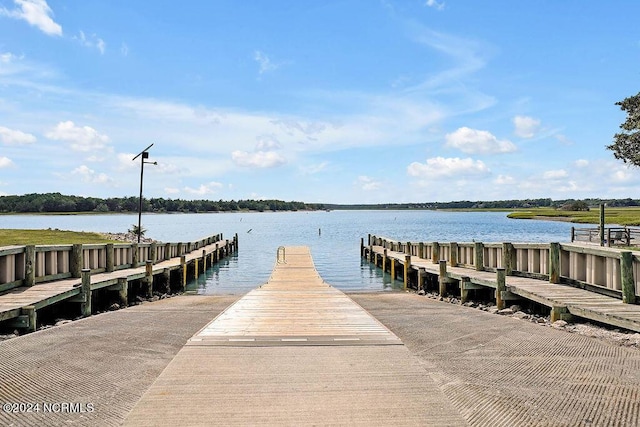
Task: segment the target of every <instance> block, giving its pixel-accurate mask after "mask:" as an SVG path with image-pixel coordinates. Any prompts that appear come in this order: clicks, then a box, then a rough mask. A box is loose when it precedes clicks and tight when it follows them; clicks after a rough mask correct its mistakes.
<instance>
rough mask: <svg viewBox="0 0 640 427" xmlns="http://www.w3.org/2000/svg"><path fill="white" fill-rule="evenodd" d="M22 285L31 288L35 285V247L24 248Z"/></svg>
mask: <svg viewBox="0 0 640 427" xmlns="http://www.w3.org/2000/svg"><path fill="white" fill-rule="evenodd" d="M24 255H25V264H24V285H25V286H33V285H35V284H36V247H35V246H34V245H27V246H25V248H24Z"/></svg>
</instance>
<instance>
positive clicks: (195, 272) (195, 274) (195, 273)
mask: <svg viewBox="0 0 640 427" xmlns="http://www.w3.org/2000/svg"><path fill="white" fill-rule="evenodd" d="M198 264H200V263H199V262H198V258H195V259H194V260H193V280H198Z"/></svg>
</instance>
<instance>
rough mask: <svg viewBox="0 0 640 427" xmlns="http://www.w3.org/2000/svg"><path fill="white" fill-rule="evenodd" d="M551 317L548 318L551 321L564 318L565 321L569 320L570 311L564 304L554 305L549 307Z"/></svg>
mask: <svg viewBox="0 0 640 427" xmlns="http://www.w3.org/2000/svg"><path fill="white" fill-rule="evenodd" d="M550 317H551V318H550V319H549V320H550V321H551V323H553V322H556V321H558V320H565V321H567V322H569V321H571V318H572V317H573V316H571V313H569V310H568V309H567V307H566V306H564V305H554V306H553V307H551V316H550Z"/></svg>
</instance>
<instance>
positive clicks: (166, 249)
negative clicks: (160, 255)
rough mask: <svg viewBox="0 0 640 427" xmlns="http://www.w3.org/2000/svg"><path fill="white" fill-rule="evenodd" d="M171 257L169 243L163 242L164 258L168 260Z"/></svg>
mask: <svg viewBox="0 0 640 427" xmlns="http://www.w3.org/2000/svg"><path fill="white" fill-rule="evenodd" d="M170 259H171V243H165V245H164V260H165V261H168V260H170Z"/></svg>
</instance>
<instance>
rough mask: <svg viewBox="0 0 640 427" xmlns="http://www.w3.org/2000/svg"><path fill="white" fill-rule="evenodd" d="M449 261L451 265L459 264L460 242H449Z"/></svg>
mask: <svg viewBox="0 0 640 427" xmlns="http://www.w3.org/2000/svg"><path fill="white" fill-rule="evenodd" d="M449 263H450V264H451V267H457V266H458V244H457V243H456V242H451V243H449Z"/></svg>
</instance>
